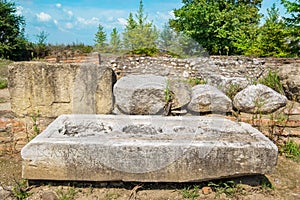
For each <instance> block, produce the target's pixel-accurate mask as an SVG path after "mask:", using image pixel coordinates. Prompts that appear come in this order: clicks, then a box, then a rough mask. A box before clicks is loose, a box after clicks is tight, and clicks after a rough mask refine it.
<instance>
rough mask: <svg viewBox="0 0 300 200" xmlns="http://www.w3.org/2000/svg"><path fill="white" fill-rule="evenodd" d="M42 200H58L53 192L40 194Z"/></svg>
mask: <svg viewBox="0 0 300 200" xmlns="http://www.w3.org/2000/svg"><path fill="white" fill-rule="evenodd" d="M42 200H58V198H57V196H56V194H55V193H54V192H52V191H46V192H44V193H43V194H42Z"/></svg>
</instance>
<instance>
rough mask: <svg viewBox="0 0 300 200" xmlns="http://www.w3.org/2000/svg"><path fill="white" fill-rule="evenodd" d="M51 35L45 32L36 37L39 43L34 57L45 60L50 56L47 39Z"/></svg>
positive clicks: (35, 46)
mask: <svg viewBox="0 0 300 200" xmlns="http://www.w3.org/2000/svg"><path fill="white" fill-rule="evenodd" d="M48 36H49V34H48V33H47V32H45V31H41V32H40V33H39V34H37V35H35V37H36V40H37V42H36V43H35V45H34V54H35V55H34V56H35V57H37V58H44V57H45V56H47V54H48V48H47V43H46V42H47V38H48Z"/></svg>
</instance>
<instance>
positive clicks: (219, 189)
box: [208, 181, 243, 197]
mask: <svg viewBox="0 0 300 200" xmlns="http://www.w3.org/2000/svg"><path fill="white" fill-rule="evenodd" d="M208 186H209V187H211V188H212V189H213V191H215V192H216V196H219V195H221V194H222V193H224V194H226V196H229V197H233V196H234V195H236V194H243V189H242V187H241V186H240V185H239V184H236V183H235V182H234V181H226V182H223V181H220V182H219V183H214V182H210V183H208Z"/></svg>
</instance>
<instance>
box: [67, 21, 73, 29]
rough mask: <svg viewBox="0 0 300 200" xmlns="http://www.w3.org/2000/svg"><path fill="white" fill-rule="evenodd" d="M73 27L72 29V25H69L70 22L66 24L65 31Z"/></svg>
mask: <svg viewBox="0 0 300 200" xmlns="http://www.w3.org/2000/svg"><path fill="white" fill-rule="evenodd" d="M73 27H74V26H73V24H72V23H70V22H68V23H66V28H67V29H72V28H73Z"/></svg>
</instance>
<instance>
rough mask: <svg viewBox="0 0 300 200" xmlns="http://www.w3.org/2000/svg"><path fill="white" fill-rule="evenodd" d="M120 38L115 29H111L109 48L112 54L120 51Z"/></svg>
mask: <svg viewBox="0 0 300 200" xmlns="http://www.w3.org/2000/svg"><path fill="white" fill-rule="evenodd" d="M121 43H122V41H121V38H120V35H119V33H118V31H117V29H116V28H113V30H112V32H111V34H110V43H109V44H110V47H111V51H112V52H117V51H119V50H120V49H121V47H122V46H121Z"/></svg>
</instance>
